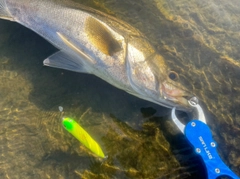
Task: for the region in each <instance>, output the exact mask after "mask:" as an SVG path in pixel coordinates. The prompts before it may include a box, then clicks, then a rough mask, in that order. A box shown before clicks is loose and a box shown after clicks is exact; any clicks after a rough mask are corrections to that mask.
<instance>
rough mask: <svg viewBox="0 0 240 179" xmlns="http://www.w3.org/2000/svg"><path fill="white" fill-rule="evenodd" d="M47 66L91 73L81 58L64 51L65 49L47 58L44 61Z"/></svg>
mask: <svg viewBox="0 0 240 179" xmlns="http://www.w3.org/2000/svg"><path fill="white" fill-rule="evenodd" d="M43 64H44V65H45V66H50V67H54V68H60V69H65V70H69V71H75V72H80V73H89V71H88V70H86V69H85V67H84V64H82V63H81V61H80V60H78V59H75V58H74V57H72V56H70V55H68V54H66V53H64V52H63V51H58V52H56V53H54V54H53V55H51V56H50V57H48V58H47V59H45V60H44V61H43Z"/></svg>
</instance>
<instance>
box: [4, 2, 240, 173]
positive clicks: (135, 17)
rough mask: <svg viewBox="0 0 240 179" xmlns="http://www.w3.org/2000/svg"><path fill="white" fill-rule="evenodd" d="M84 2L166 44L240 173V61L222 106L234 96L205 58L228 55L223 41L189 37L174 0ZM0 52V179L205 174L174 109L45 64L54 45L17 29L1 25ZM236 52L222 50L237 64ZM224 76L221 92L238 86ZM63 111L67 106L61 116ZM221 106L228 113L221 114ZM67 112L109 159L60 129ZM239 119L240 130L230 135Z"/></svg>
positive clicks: (159, 44) (160, 44)
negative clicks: (220, 43) (174, 120)
mask: <svg viewBox="0 0 240 179" xmlns="http://www.w3.org/2000/svg"><path fill="white" fill-rule="evenodd" d="M79 2H80V3H83V4H85V5H87V6H91V7H94V8H97V9H99V10H101V11H103V12H106V13H109V14H112V15H113V16H116V17H117V18H119V19H122V20H125V21H126V22H128V23H130V24H131V25H133V26H134V27H136V28H138V29H139V30H140V31H141V32H142V33H144V34H145V35H146V36H147V37H148V38H149V39H150V40H151V41H152V43H153V45H155V46H156V47H159V48H160V49H159V51H160V52H161V53H162V54H163V55H164V56H165V57H166V58H167V59H169V60H168V63H169V64H171V65H172V68H173V69H175V70H176V71H178V72H179V73H180V76H181V77H182V78H183V79H186V80H188V81H189V83H188V84H189V88H190V89H192V90H193V91H194V92H195V93H196V94H197V95H198V96H199V97H200V99H201V100H202V104H203V106H204V108H205V109H206V111H208V113H207V114H208V116H211V118H209V121H208V123H209V125H210V127H211V128H212V130H213V134H214V137H215V138H216V141H217V142H218V143H219V147H220V149H221V150H220V151H221V156H222V157H223V159H224V161H226V162H227V164H228V165H229V166H231V168H232V169H233V170H234V171H235V172H239V171H240V170H239V154H238V150H239V148H238V145H239V139H238V137H237V136H239V133H240V132H239V116H238V113H237V111H236V109H237V108H238V107H239V105H238V96H239V94H240V93H239V91H238V89H239V83H238V79H237V78H236V74H238V73H237V72H238V66H237V65H238V64H235V66H234V70H236V73H234V72H232V74H229V72H228V71H227V72H226V73H225V72H222V75H223V76H226V78H228V79H229V78H231V80H232V86H234V87H235V89H236V92H235V93H234V96H231V99H233V98H234V99H235V103H233V104H231V105H229V106H230V107H225V106H224V104H223V101H226V99H227V102H229V100H230V99H229V98H227V97H229V95H230V92H229V91H226V90H225V91H224V92H225V93H226V95H225V96H224V95H222V94H220V93H218V95H217V94H216V93H217V92H218V91H217V92H216V93H214V92H213V90H215V89H214V88H213V87H212V86H214V84H215V78H216V77H215V76H214V75H212V74H214V73H215V72H216V71H217V72H216V74H218V69H217V68H219V69H221V67H222V66H221V63H219V64H218V63H215V61H212V63H211V64H213V65H212V66H213V67H212V66H211V67H212V68H210V67H209V65H208V64H206V63H207V62H206V61H207V60H206V59H209V58H210V59H217V58H218V57H219V56H220V55H219V52H216V49H217V48H216V42H215V39H216V38H215V37H214V36H212V39H213V40H212V41H208V42H209V43H210V42H211V43H210V44H213V46H212V47H211V48H210V47H209V46H207V45H206V43H205V41H203V42H201V43H200V42H199V41H198V38H197V37H194V38H193V37H192V36H191V34H192V32H195V31H194V29H193V28H190V26H188V25H187V27H189V28H188V29H187V30H186V29H185V26H184V28H182V27H181V26H180V25H179V24H181V22H182V21H181V22H180V23H179V21H176V20H175V21H174V20H173V21H171V18H173V19H174V17H178V20H179V19H181V18H182V19H183V17H188V16H187V15H186V16H184V15H185V14H184V13H183V15H182V14H177V13H178V11H176V12H175V14H174V13H173V12H172V11H167V9H168V10H169V9H170V10H171V9H178V7H180V5H176V6H177V7H175V6H174V5H175V4H174V3H173V4H171V2H170V1H169V3H166V2H164V1H159V2H157V1H149V2H148V3H145V2H144V1H114V0H108V1H107V0H102V1H100V0H99V1H87V2H86V1H79ZM156 2H157V3H156ZM159 3H162V4H161V6H160V5H159ZM164 3H165V4H164ZM183 3H184V2H183ZM192 3H194V1H192ZM160 7H165V10H163V9H162V8H160ZM166 7H168V8H166ZM184 7H186V6H184ZM179 9H180V10H181V8H179ZM186 11H187V10H186ZM179 12H182V11H179ZM184 12H185V11H184ZM170 15H172V16H171V18H170ZM180 17H181V18H180ZM152 22H156V23H152ZM184 22H185V21H184ZM186 22H188V21H186ZM189 22H191V24H194V23H193V21H189ZM192 26H194V25H192ZM192 26H191V27H192ZM197 27H198V26H197ZM221 27H222V26H221ZM183 29H184V30H183ZM156 32H158V33H156ZM183 32H184V33H183ZM187 32H188V33H187ZM198 32H199V31H198ZM199 34H201V33H200V32H199ZM176 37H177V38H176ZM206 37H207V36H204V38H205V39H206ZM173 39H174V40H173ZM196 39H197V40H196ZM233 39H235V38H233ZM208 40H209V39H208ZM232 41H233V40H232ZM233 42H235V41H233ZM221 48H224V46H222V47H221ZM224 49H225V48H224ZM0 50H1V53H0V69H1V70H0V83H1V85H0V114H1V117H0V118H1V119H0V123H1V126H2V127H1V128H0V146H1V147H0V153H1V155H0V178H204V177H205V175H204V168H203V164H202V163H201V160H200V159H199V158H198V157H197V156H196V155H195V154H194V152H193V150H192V148H191V146H190V145H188V143H187V141H186V140H185V138H184V136H183V135H181V133H180V132H179V131H178V130H177V128H176V127H175V126H174V124H173V123H172V122H171V121H170V117H169V114H170V111H169V109H166V108H163V107H161V106H158V105H155V104H152V103H150V102H147V101H143V100H141V99H138V98H135V97H133V96H131V95H129V94H127V93H125V92H124V91H121V90H118V89H116V88H114V87H112V86H111V85H109V84H107V83H106V82H104V81H102V80H100V79H99V78H97V77H94V76H92V75H86V74H80V73H73V72H68V71H65V70H60V69H54V68H49V67H43V66H42V61H43V59H45V58H46V57H48V56H49V55H51V54H52V53H53V52H55V51H56V49H55V48H54V47H52V46H51V45H50V44H49V43H48V42H46V41H45V40H43V39H42V38H41V37H39V36H38V35H36V34H35V33H33V32H31V31H30V30H28V29H26V28H24V27H22V26H20V25H18V24H16V23H12V22H7V21H3V20H0ZM206 52H207V53H206ZM233 52H235V50H232V51H230V50H229V49H226V51H224V54H228V55H229V56H231V58H233V59H236V61H237V59H238V58H237V57H236V54H235V53H233ZM203 54H205V55H203ZM196 56H199V58H195V57H196ZM193 57H194V58H193ZM225 57H226V55H225ZM196 59H198V60H196ZM189 61H190V62H191V63H189ZM186 63H188V65H186ZM214 63H215V64H216V65H215V66H214ZM224 65H225V64H224ZM206 66H208V67H209V68H206ZM227 67H229V65H228V66H227ZM230 67H232V66H230ZM213 69H215V71H214V70H213ZM194 70H195V71H194ZM199 74H202V75H203V76H204V75H205V78H204V79H203V78H202V76H200V75H199ZM234 75H235V76H234ZM189 76H190V77H189ZM214 77H215V78H214ZM205 79H207V80H205ZM222 79H223V80H222V81H221V80H219V79H217V81H218V83H221V84H223V83H224V84H226V85H220V87H219V88H218V89H216V90H219V91H220V92H221V91H223V90H224V89H225V88H223V87H222V86H224V87H226V86H228V87H229V86H231V84H228V83H229V82H226V80H225V78H222ZM90 82H91V83H90ZM208 83H210V84H209V85H208V86H207V85H206V84H208ZM211 83H212V84H211ZM231 92H232V91H231ZM218 96H219V97H218ZM210 97H212V98H210ZM58 106H63V108H64V113H63V114H61V113H60V112H59V111H58ZM215 109H219V110H220V112H219V110H218V112H217V113H215ZM223 109H225V111H224V110H223ZM234 109H235V110H234ZM216 111H217V110H216ZM223 112H226V113H223ZM62 115H64V116H68V117H72V118H74V119H75V120H76V121H78V122H79V123H80V124H81V126H83V127H84V129H86V130H87V131H88V132H89V133H90V134H91V135H92V136H93V137H94V138H95V139H96V141H98V143H99V144H100V145H101V146H102V147H103V150H104V152H105V153H106V154H107V155H108V159H106V160H100V159H98V158H96V157H95V156H93V155H92V154H91V153H90V152H89V151H88V150H87V149H85V148H84V147H83V146H81V145H80V143H79V142H78V141H77V140H76V139H74V138H73V137H72V136H71V135H70V134H68V133H67V131H65V129H63V128H62V126H61V117H62ZM220 115H222V116H220ZM219 116H220V117H219ZM226 116H228V117H229V118H226ZM233 116H234V117H235V118H233ZM228 119H229V120H228ZM227 120H228V121H227ZM230 120H232V121H233V122H229V121H230ZM231 123H233V124H235V125H234V126H235V130H234V131H231V130H228V129H229V128H231V126H232V124H231ZM221 130H222V131H224V132H221ZM229 151H230V152H229ZM238 174H240V173H238Z"/></svg>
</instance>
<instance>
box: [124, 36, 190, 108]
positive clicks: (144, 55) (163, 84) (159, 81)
mask: <svg viewBox="0 0 240 179" xmlns="http://www.w3.org/2000/svg"><path fill="white" fill-rule="evenodd" d="M137 40H138V39H134V40H133V41H132V42H131V43H129V44H128V57H127V75H128V79H129V83H130V85H131V87H132V89H133V91H134V95H135V96H138V97H139V98H142V99H145V100H148V101H151V102H154V103H156V104H159V105H162V106H165V107H169V108H172V107H176V108H177V109H180V110H184V111H189V110H190V109H191V107H190V105H189V103H188V99H189V98H190V97H192V96H193V95H192V94H191V93H190V92H189V91H188V90H187V89H186V88H185V87H184V85H183V84H182V83H181V82H180V80H179V75H178V74H177V73H176V72H175V71H172V70H170V68H169V67H168V65H167V63H166V61H165V59H164V58H163V56H161V55H160V54H158V53H157V52H156V51H155V50H153V48H152V47H151V46H150V45H148V43H147V42H146V41H145V40H143V39H141V40H139V41H137ZM135 42H136V43H135Z"/></svg>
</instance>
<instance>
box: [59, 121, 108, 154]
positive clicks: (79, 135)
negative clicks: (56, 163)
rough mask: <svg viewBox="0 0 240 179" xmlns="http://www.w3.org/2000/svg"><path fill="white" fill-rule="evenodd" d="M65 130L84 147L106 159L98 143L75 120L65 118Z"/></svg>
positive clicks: (63, 122)
mask: <svg viewBox="0 0 240 179" xmlns="http://www.w3.org/2000/svg"><path fill="white" fill-rule="evenodd" d="M62 124H63V126H64V128H65V129H66V130H67V131H68V132H69V133H71V134H72V135H73V136H74V137H75V138H76V139H77V140H79V141H80V142H81V143H82V144H83V145H84V146H86V147H87V148H88V149H89V150H91V151H92V152H93V153H94V154H96V155H97V156H99V157H101V158H106V156H105V155H104V153H103V151H102V149H101V147H100V146H99V145H98V143H97V142H96V141H95V140H94V139H93V138H92V137H91V136H90V135H89V134H88V133H87V132H86V131H85V130H84V129H83V128H82V127H81V126H80V125H79V124H78V123H77V122H76V121H74V120H73V119H71V118H63V120H62Z"/></svg>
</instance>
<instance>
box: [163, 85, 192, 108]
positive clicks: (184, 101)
mask: <svg viewBox="0 0 240 179" xmlns="http://www.w3.org/2000/svg"><path fill="white" fill-rule="evenodd" d="M160 94H161V96H162V97H163V98H164V99H166V100H169V101H172V102H173V103H175V104H179V105H181V106H185V107H190V106H189V103H188V100H189V99H190V98H191V97H192V95H190V93H189V92H187V91H186V90H184V89H181V88H177V87H176V86H175V85H173V84H171V83H167V82H163V83H162V85H161V87H160Z"/></svg>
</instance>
